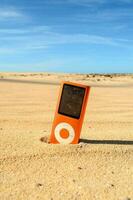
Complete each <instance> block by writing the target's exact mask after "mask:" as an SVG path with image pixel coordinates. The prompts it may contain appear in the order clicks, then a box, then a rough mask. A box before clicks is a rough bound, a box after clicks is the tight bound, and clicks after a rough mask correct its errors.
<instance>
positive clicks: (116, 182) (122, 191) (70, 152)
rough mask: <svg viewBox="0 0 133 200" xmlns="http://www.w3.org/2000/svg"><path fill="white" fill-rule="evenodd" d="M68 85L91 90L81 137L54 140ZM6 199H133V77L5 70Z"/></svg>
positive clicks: (1, 90)
mask: <svg viewBox="0 0 133 200" xmlns="http://www.w3.org/2000/svg"><path fill="white" fill-rule="evenodd" d="M62 80H68V81H73V82H77V83H83V84H87V85H90V86H91V92H90V98H89V101H88V105H87V110H86V115H85V119H84V124H83V128H82V132H81V140H80V142H79V144H77V145H53V144H52V145H51V144H49V143H48V140H49V136H50V132H51V126H52V121H53V117H54V112H55V107H56V102H57V97H58V92H59V86H60V83H61V81H62ZM0 199H1V200H133V75H132V74H118V75H116V74H112V75H110V74H108V75H107V74H105V75H98V74H56V73H32V74H31V73H0Z"/></svg>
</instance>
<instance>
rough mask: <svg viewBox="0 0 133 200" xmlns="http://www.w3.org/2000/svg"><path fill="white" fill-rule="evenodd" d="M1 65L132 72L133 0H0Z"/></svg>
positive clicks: (13, 68) (21, 68) (10, 68)
mask: <svg viewBox="0 0 133 200" xmlns="http://www.w3.org/2000/svg"><path fill="white" fill-rule="evenodd" d="M0 71H39V72H40V71H49V72H77V73H96V72H97V73H111V72H112V73H113V72H115V73H118V72H120V73H121V72H123V73H126V72H128V73H133V0H0Z"/></svg>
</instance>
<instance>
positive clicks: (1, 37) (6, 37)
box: [0, 26, 133, 54]
mask: <svg viewBox="0 0 133 200" xmlns="http://www.w3.org/2000/svg"><path fill="white" fill-rule="evenodd" d="M11 33H12V34H11ZM64 44H65V45H70V44H73V45H76V44H83V45H90V44H91V45H92V44H93V45H107V46H115V47H117V46H118V47H120V46H121V47H128V46H129V47H130V46H132V45H133V41H131V40H128V39H126V38H125V39H124V38H112V37H108V36H101V35H90V34H81V33H75V34H61V33H57V32H54V31H52V29H51V28H50V27H47V26H46V27H45V26H42V27H41V26H37V27H31V28H25V29H0V46H1V50H0V54H3V53H6V52H8V53H12V52H16V53H21V52H26V51H35V50H46V49H47V48H51V47H53V46H56V45H64Z"/></svg>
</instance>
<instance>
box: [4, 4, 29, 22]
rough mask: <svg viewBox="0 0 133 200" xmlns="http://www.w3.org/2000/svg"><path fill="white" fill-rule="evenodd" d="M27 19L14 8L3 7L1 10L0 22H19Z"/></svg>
mask: <svg viewBox="0 0 133 200" xmlns="http://www.w3.org/2000/svg"><path fill="white" fill-rule="evenodd" d="M22 18H23V19H25V18H26V16H25V15H24V14H23V13H22V12H20V11H19V10H17V9H16V8H14V7H3V8H0V21H1V20H13V19H15V20H18V19H22Z"/></svg>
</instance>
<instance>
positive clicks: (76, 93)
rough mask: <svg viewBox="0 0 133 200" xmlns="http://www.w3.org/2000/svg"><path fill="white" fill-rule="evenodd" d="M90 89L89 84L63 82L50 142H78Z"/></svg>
mask: <svg viewBox="0 0 133 200" xmlns="http://www.w3.org/2000/svg"><path fill="white" fill-rule="evenodd" d="M89 91H90V87H89V86H85V85H81V84H77V83H72V82H63V83H62V84H61V89H60V93H59V98H58V103H57V107H56V111H55V117H54V121H53V126H52V132H51V136H50V143H53V144H58V143H60V144H77V143H78V141H79V138H80V132H81V128H82V123H83V119H84V115H85V109H86V105H87V99H88V96H89Z"/></svg>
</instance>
